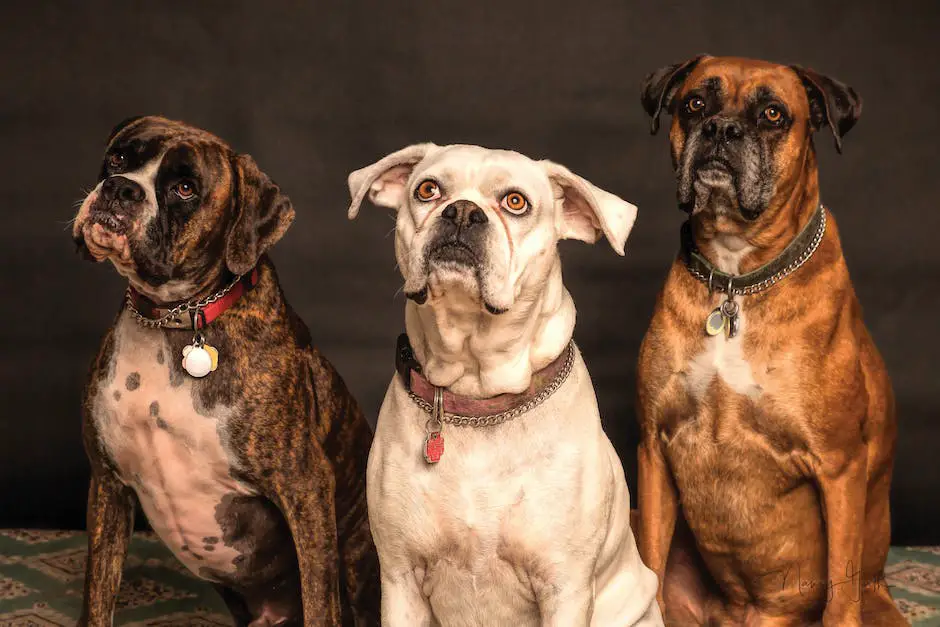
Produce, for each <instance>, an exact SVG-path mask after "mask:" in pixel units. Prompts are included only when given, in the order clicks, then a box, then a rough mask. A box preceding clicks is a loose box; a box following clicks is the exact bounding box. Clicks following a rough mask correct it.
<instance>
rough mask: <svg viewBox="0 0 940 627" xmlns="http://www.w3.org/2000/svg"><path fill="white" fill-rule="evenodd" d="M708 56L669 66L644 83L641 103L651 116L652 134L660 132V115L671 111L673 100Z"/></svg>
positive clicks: (652, 74)
mask: <svg viewBox="0 0 940 627" xmlns="http://www.w3.org/2000/svg"><path fill="white" fill-rule="evenodd" d="M706 56H708V55H704V54H700V55H698V56H697V57H692V58H691V59H689V60H688V61H685V62H683V63H676V64H675V65H667V66H666V67H661V68H659V69H658V70H656V71H655V72H653V73H651V74H650V75H649V76H647V77H646V80H645V81H643V91H642V93H641V94H640V102H641V103H642V105H643V109H644V110H645V111H646V114H647V115H649V116H650V118H651V120H650V133H651V134H653V135H655V134H656V131H658V130H659V114H660V113H662V111H663V109H665V110H666V111H671V109H672V99H673V97H674V96H675V95H676V92H677V91H679V88H680V87H682V83H683V82H684V81H685V79H686V77H687V76H688V75H689V72H691V71H692V70H693V69H695V66H696V65H698V63H699V61H701V60H702V59H704V58H705V57H706Z"/></svg>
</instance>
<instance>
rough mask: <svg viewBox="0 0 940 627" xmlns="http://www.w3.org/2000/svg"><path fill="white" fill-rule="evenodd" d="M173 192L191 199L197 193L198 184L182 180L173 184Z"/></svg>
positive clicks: (183, 198) (182, 197)
mask: <svg viewBox="0 0 940 627" xmlns="http://www.w3.org/2000/svg"><path fill="white" fill-rule="evenodd" d="M173 192H174V193H175V194H176V195H177V196H179V197H180V198H181V199H182V200H189V199H190V198H192V197H193V196H195V195H196V186H195V185H194V184H193V182H192V181H180V182H179V183H177V184H176V185H174V186H173Z"/></svg>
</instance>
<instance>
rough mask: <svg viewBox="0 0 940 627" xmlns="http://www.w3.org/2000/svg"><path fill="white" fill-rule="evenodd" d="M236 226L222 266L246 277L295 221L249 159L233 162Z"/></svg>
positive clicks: (285, 202) (288, 206)
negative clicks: (224, 265)
mask: <svg viewBox="0 0 940 627" xmlns="http://www.w3.org/2000/svg"><path fill="white" fill-rule="evenodd" d="M232 170H233V174H234V178H235V180H234V185H235V197H234V203H235V211H236V216H235V222H234V223H233V224H232V227H231V229H230V230H229V232H228V235H227V236H226V239H225V264H226V265H227V266H228V269H229V270H231V271H232V272H233V273H234V274H245V273H246V272H248V271H249V270H251V269H252V268H253V267H255V264H257V263H258V259H260V258H261V255H263V254H264V252H265V251H266V250H268V248H270V247H271V246H273V245H274V244H275V243H276V242H277V241H278V240H279V239H281V237H282V236H283V235H284V232H285V231H287V227H289V226H290V224H291V222H293V221H294V207H293V205H292V204H291V202H290V198H288V197H287V196H286V195H285V194H283V193H282V192H281V190H280V188H279V187H278V186H277V185H276V184H275V183H274V181H272V180H271V179H270V178H269V177H268V175H267V174H265V173H264V172H262V171H261V170H259V169H258V164H256V163H255V160H254V159H252V158H251V156H250V155H238V156H236V157H233V158H232Z"/></svg>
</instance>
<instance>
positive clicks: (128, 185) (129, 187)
mask: <svg viewBox="0 0 940 627" xmlns="http://www.w3.org/2000/svg"><path fill="white" fill-rule="evenodd" d="M101 197H102V198H104V199H105V200H106V201H108V202H111V201H112V200H117V201H119V202H121V203H131V202H140V201H142V200H143V199H144V198H146V197H147V194H146V193H145V192H144V188H143V187H141V186H140V185H139V184H137V183H136V182H135V181H132V180H130V179H129V178H127V177H125V176H111V177H109V178H107V179H105V181H104V183H102V184H101Z"/></svg>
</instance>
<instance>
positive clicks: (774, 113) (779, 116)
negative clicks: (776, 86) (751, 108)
mask: <svg viewBox="0 0 940 627" xmlns="http://www.w3.org/2000/svg"><path fill="white" fill-rule="evenodd" d="M762 115H763V116H764V119H765V120H767V121H768V122H770V123H771V124H779V123H780V121H781V120H783V111H781V110H780V109H778V108H777V107H775V106H773V105H770V106H769V107H767V108H766V109H764V112H763V113H762Z"/></svg>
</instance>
